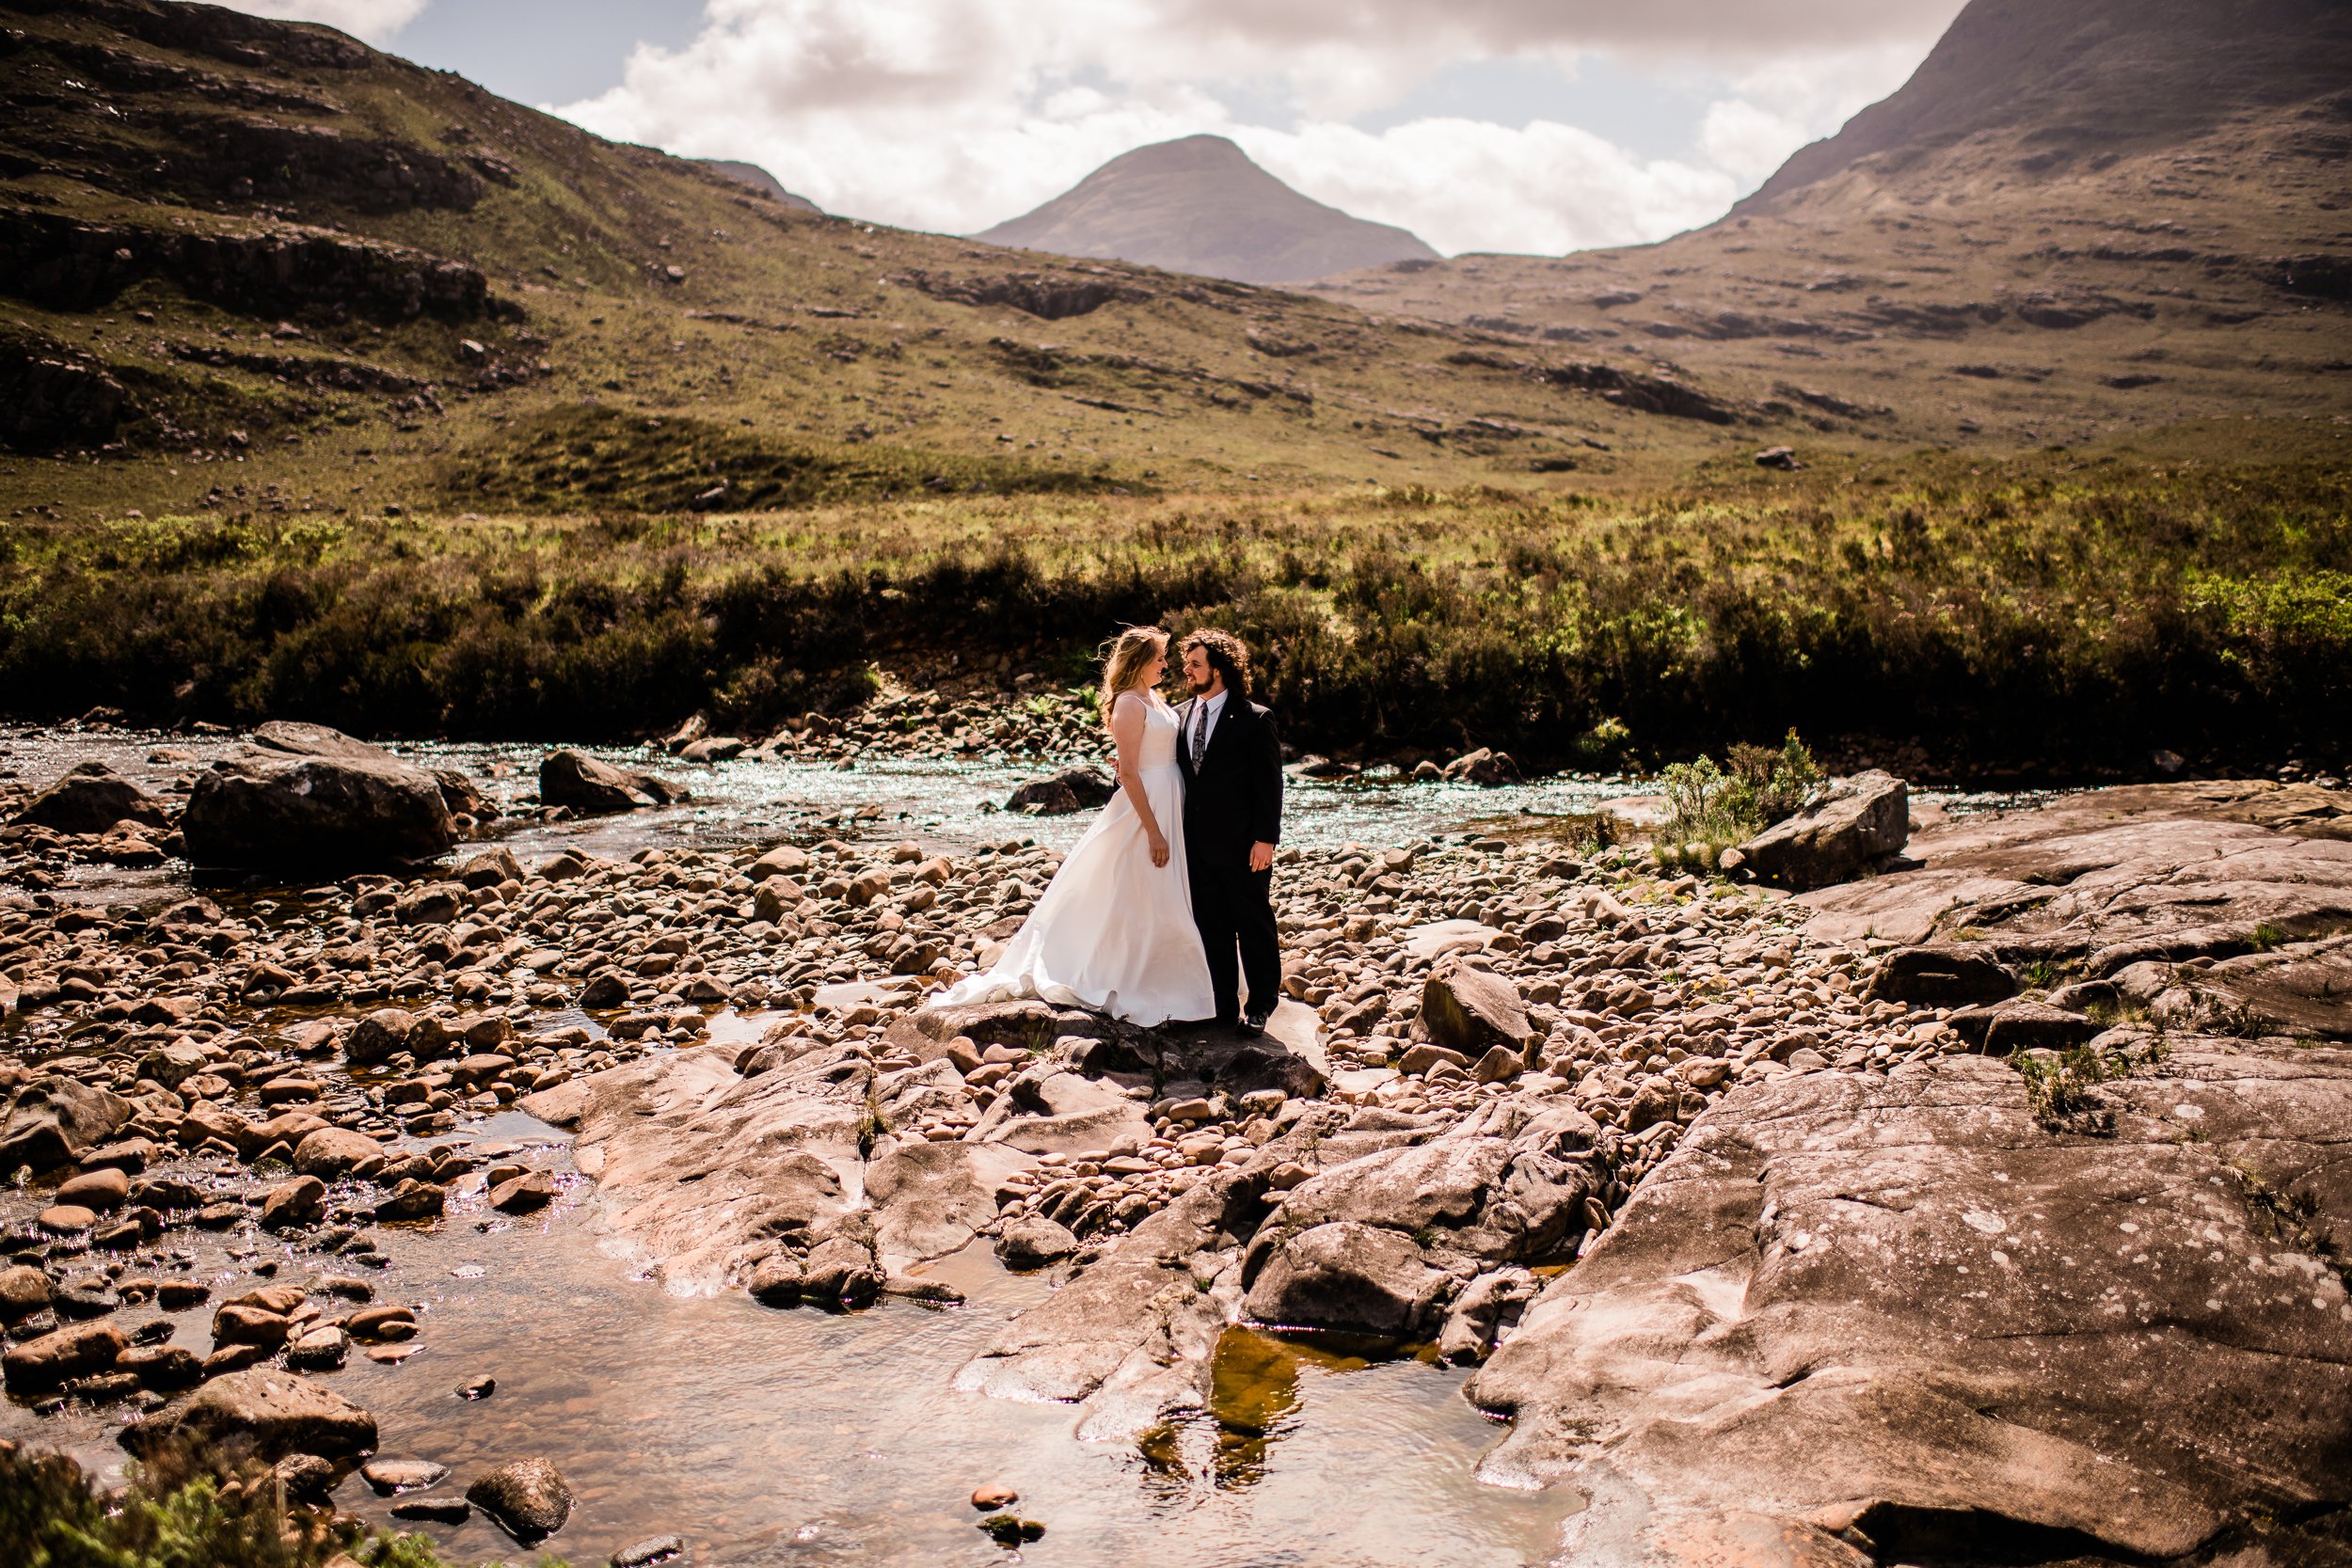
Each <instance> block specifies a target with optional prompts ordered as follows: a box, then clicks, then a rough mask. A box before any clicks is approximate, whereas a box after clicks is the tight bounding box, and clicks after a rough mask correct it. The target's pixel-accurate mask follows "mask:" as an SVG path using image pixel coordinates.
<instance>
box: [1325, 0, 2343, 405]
mask: <svg viewBox="0 0 2352 1568" xmlns="http://www.w3.org/2000/svg"><path fill="white" fill-rule="evenodd" d="M2347 80H2352V24H2347V21H2346V18H2345V14H2344V10H2343V8H2341V7H2337V6H2332V5H2327V4H2324V3H2320V0H2262V3H2259V4H2248V5H2238V4H2230V3H2223V0H2168V3H2166V4H2162V5H2157V6H2138V5H2123V4H2120V3H2112V0H2068V3H2066V4H2060V5H2038V4H2026V3H2024V0H1974V3H1973V4H1971V5H1970V6H1969V7H1968V8H1966V9H1965V10H1964V11H1963V12H1962V13H1961V15H1960V17H1959V19H1958V20H1957V21H1955V22H1954V24H1952V27H1951V29H1950V30H1949V32H1948V33H1947V35H1946V37H1945V38H1944V40H1942V41H1941V42H1940V43H1939V44H1938V45H1937V47H1936V49H1935V50H1934V52H1933V53H1932V54H1931V55H1930V56H1929V58H1928V59H1927V60H1926V62H1924V63H1923V64H1922V65H1921V66H1920V68H1919V70H1918V71H1917V72H1916V73H1915V75H1914V77H1913V78H1912V80H1911V81H1910V82H1909V83H1908V84H1906V85H1905V86H1904V87H1903V88H1902V89H1901V90H1900V91H1899V92H1897V93H1896V94H1895V95H1894V96H1893V97H1892V98H1889V99H1887V100H1886V101H1885V102H1883V103H1879V104H1875V105H1873V106H1872V107H1870V108H1868V109H1866V110H1864V111H1863V112H1862V113H1861V114H1859V115H1857V116H1856V117H1855V118H1854V119H1853V120H1852V121H1851V123H1850V124H1849V125H1848V126H1847V127H1846V128H1845V129H1844V130H1843V131H1842V132H1840V133H1839V134H1838V135H1836V136H1834V137H1832V138H1830V139H1828V140H1826V141H1823V142H1820V143H1817V144H1815V145H1813V146H1811V147H1808V148H1805V149H1804V150H1800V151H1799V152H1798V153H1796V154H1795V155H1794V156H1793V157H1791V158H1790V159H1789V160H1788V164H1787V165H1786V166H1784V167H1783V168H1782V169H1781V170H1780V171H1779V172H1778V173H1777V174H1775V175H1774V176H1773V177H1772V179H1771V180H1769V181H1767V182H1765V184H1764V186H1763V188H1762V189H1761V190H1759V191H1758V192H1757V193H1756V195H1755V196H1753V197H1751V198H1748V199H1747V200H1746V201H1743V202H1741V203H1740V205H1739V206H1738V207H1737V208H1736V209H1734V211H1733V213H1732V214H1730V215H1728V216H1726V217H1725V218H1724V219H1723V220H1722V221H1721V222H1718V223H1716V224H1713V225H1710V226H1708V228H1706V229H1703V230H1697V231H1695V232H1692V233H1690V234H1684V235H1679V236H1677V237H1676V238H1674V239H1671V240H1668V241H1665V242H1663V243H1662V244H1660V245H1643V246H1633V247H1629V248H1625V249H1619V250H1607V251H1594V252H1587V253H1583V254H1580V255H1577V256H1571V257H1567V258H1564V259H1560V260H1556V261H1553V260H1535V259H1530V258H1520V257H1503V256H1465V257H1459V258H1456V259H1454V260H1453V261H1446V262H1442V263H1439V264H1438V265H1437V266H1434V267H1413V268H1410V269H1406V268H1390V269H1386V270H1379V271H1369V272H1363V273H1359V274H1357V275H1355V276H1353V277H1346V278H1337V279H1329V280H1327V281H1326V282H1324V283H1323V284H1320V285H1318V287H1317V292H1318V293H1322V294H1323V295H1324V296H1325V297H1327V298H1334V299H1345V300H1350V301H1353V302H1356V303H1359V304H1362V305H1364V306H1366V307H1368V308H1371V309H1391V310H1406V311H1413V312H1418V313H1422V314H1426V315H1429V316H1432V317H1436V318H1439V319H1443V320H1447V321H1452V322H1457V323H1461V324H1464V325H1474V326H1477V327H1480V328H1483V329H1485V330H1487V331H1490V332H1494V333H1497V334H1500V335H1504V336H1507V337H1511V338H1515V339H1518V340H1519V341H1523V342H1526V343H1528V344H1529V345H1531V346H1533V345H1535V344H1540V343H1559V344H1576V345H1581V346H1584V347H1587V348H1589V349H1591V350H1592V351H1595V352H1600V353H1607V354H1613V355H1625V354H1629V353H1637V352H1638V353H1646V354H1648V355H1652V356H1658V357H1660V358H1662V359H1667V360H1671V361H1673V362H1674V363H1677V364H1678V365H1682V366H1686V367H1689V368H1690V369H1691V370H1692V372H1694V373H1697V374H1700V375H1703V376H1705V377H1707V378H1708V379H1710V380H1714V379H1722V380H1724V381H1726V382H1728V383H1730V384H1732V385H1736V386H1738V387H1740V388H1741V389H1742V391H1743V392H1745V393H1746V394H1747V395H1748V396H1750V397H1753V398H1756V399H1759V400H1761V401H1764V402H1768V403H1775V404H1779V405H1781V406H1782V407H1783V408H1784V409H1786V410H1787V411H1788V413H1789V414H1791V415H1793V416H1795V417H1797V418H1799V419H1803V420H1809V421H1811V422H1813V423H1814V424H1815V425H1816V426H1817V427H1818V428H1819V429H1820V430H1821V431H1822V432H1824V433H1835V434H1836V435H1838V436H1841V437H1848V438H1851V437H1852V436H1867V435H1869V434H1872V433H1899V434H1900V435H1901V436H1907V437H1911V438H1920V437H1928V438H1932V439H1937V440H1947V441H1948V440H1955V439H1961V440H1964V439H1967V438H1969V437H1971V436H1991V437H1999V438H2002V439H2005V440H2010V441H2019V440H2068V441H2074V440H2079V439H2082V438H2084V437H2086V436H2090V435H2092V434H2095V433H2097V432H2100V431H2103V430H2106V431H2112V430H2115V429H2119V428H2121V429H2145V428H2149V427H2152V426H2154V425H2158V424H2162V423H2166V422H2169V421H2171V420H2180V419H2184V418H2192V417H2200V416H2203V415H2206V414H2209V413H2212V412H2214V411H2216V410H2217V409H2227V410H2229V411H2230V412H2232V413H2233V414H2251V413H2257V412H2259V413H2263V414H2267V415H2270V416H2273V417H2283V418H2320V419H2326V418H2333V417H2336V416H2341V415H2344V414H2346V413H2347V411H2352V381H2347V379H2346V378H2347V375H2352V372H2347V369H2346V367H2347V366H2352V315H2348V314H2347V308H2346V299H2347V290H2346V285H2345V279H2346V278H2347V277H2352V229H2347V227H2346V225H2345V223H2344V218H2343V214H2344V210H2345V209H2346V207H2347V205H2352V185H2347V182H2346V178H2345V173H2344V171H2345V169H2346V167H2347V162H2346V159H2345V156H2344V154H2345V151H2346V150H2347V148H2352V140H2348V139H2347V129H2346V128H2347V122H2348V119H2352V99H2347V98H2346V96H2345V92H2344V83H2345V82H2346V81H2347Z"/></svg>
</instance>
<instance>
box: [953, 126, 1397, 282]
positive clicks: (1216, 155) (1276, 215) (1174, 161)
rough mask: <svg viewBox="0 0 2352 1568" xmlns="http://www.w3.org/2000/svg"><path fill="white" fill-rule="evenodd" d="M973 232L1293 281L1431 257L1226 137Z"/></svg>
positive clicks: (1120, 170) (1104, 174)
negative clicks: (1318, 196) (1310, 194)
mask: <svg viewBox="0 0 2352 1568" xmlns="http://www.w3.org/2000/svg"><path fill="white" fill-rule="evenodd" d="M974 238H976V239H978V240H982V241H985V242H986V243H988V244H990V245H1012V246H1016V247H1019V248H1021V249H1025V250H1046V251H1052V252H1054V253H1056V254H1057V255H1062V256H1092V257H1106V258H1113V259H1116V260H1119V261H1136V262H1140V263H1141V264H1143V265H1145V266H1152V267H1161V268H1165V269H1166V270H1168V271H1169V272H1188V273H1193V274H1196V275H1198V276H1200V277H1224V278H1231V279H1232V280H1233V281H1235V282H1238V283H1299V282H1305V281H1307V280H1308V279H1311V278H1316V277H1328V276H1329V275H1331V274H1333V273H1338V272H1348V271H1351V270H1353V269H1355V268H1358V267H1377V266H1384V265H1388V264H1390V263H1392V262H1396V261H1435V260H1436V259H1437V255H1438V253H1437V252H1436V251H1434V250H1432V249H1430V248H1429V246H1427V245H1424V244H1422V242H1421V241H1420V240H1419V239H1417V238H1415V237H1414V236H1413V235H1411V234H1409V233H1407V232H1406V231H1405V230H1402V229H1397V228H1393V227H1391V226H1390V225H1388V224H1385V223H1369V222H1366V221H1365V220H1364V219H1362V218H1359V217H1350V216H1349V215H1348V214H1345V213H1343V212H1341V211H1340V210H1339V209H1338V208H1336V207H1327V206H1325V205H1324V204H1323V203H1322V202H1320V201H1313V200H1310V199H1309V198H1306V197H1303V196H1301V195H1299V194H1298V193H1297V192H1296V191H1295V190H1293V189H1291V188H1290V187H1289V186H1288V185H1285V184H1284V183H1282V182H1280V181H1279V180H1277V179H1276V178H1274V176H1273V175H1271V174H1268V173H1267V172H1266V171H1265V170H1264V169H1262V168H1260V167H1259V166H1257V165H1256V164H1254V163H1251V162H1250V161H1249V155H1248V153H1246V152H1244V151H1243V150H1241V149H1240V148H1238V147H1236V146H1234V145H1233V144H1232V142H1230V141H1228V140H1226V138H1224V137H1223V136H1184V137H1182V138H1180V139H1179V140H1176V141H1167V142H1158V143H1154V144H1153V145H1152V146H1150V147H1138V148H1136V150H1134V151H1132V152H1122V153H1120V155H1119V156H1118V157H1116V158H1113V159H1112V160H1111V161H1110V162H1109V163H1107V164H1104V166H1102V167H1101V168H1098V169H1096V170H1095V171H1094V172H1093V173H1092V174H1089V175H1088V176H1087V177H1086V178H1085V179H1084V180H1081V181H1079V182H1077V183H1076V184H1075V185H1073V186H1072V187H1071V188H1070V189H1069V190H1067V191H1064V192H1063V193H1062V194H1061V195H1059V196H1057V197H1056V198H1054V199H1053V200H1051V201H1049V202H1047V203H1045V205H1044V206H1042V207H1040V208H1038V209H1037V210H1036V211H1035V212H1032V213H1027V214H1024V215H1022V216H1020V217H1017V218H1014V219H1012V220H1010V221H1009V222H1007V223H1000V224H998V225H997V226H996V227H995V228H993V229H990V230H985V231H984V232H982V233H979V234H977V235H975V236H974Z"/></svg>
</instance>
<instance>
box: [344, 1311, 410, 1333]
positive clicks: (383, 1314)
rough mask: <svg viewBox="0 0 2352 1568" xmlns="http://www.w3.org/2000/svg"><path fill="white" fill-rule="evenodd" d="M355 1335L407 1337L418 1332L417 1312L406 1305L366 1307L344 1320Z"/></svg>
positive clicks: (345, 1324)
mask: <svg viewBox="0 0 2352 1568" xmlns="http://www.w3.org/2000/svg"><path fill="white" fill-rule="evenodd" d="M344 1326H345V1327H346V1328H348V1329H349V1330H350V1331H351V1333H352V1335H353V1337H354V1338H361V1339H407V1338H414V1337H415V1336H416V1332H417V1314H416V1312H415V1311H414V1310H413V1309H411V1308H409V1307H401V1306H397V1305H389V1304H388V1305H386V1306H382V1307H361V1308H360V1309H359V1310H358V1311H357V1312H354V1313H353V1314H352V1315H351V1316H350V1317H349V1318H347V1319H345V1320H344Z"/></svg>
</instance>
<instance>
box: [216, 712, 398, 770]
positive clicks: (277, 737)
mask: <svg viewBox="0 0 2352 1568" xmlns="http://www.w3.org/2000/svg"><path fill="white" fill-rule="evenodd" d="M246 739H248V740H250V741H251V742H252V743H253V744H254V745H256V746H258V747H260V748H261V749H262V750H263V751H265V752H278V753H279V754H280V755H284V756H290V757H327V758H330V759H332V760H334V761H337V762H392V761H395V760H397V759H396V758H394V757H393V755H392V753H391V752H388V751H386V750H384V748H383V747H381V746H372V745H370V744H369V743H368V742H366V741H364V740H358V739H355V738H353V737H352V736H347V735H345V734H343V732H342V731H341V730H336V729H329V728H328V727H327V726H326V725H325V724H310V723H304V722H303V721H299V720H292V719H273V720H271V721H269V722H267V723H265V724H262V725H260V726H258V727H256V728H255V730H254V731H253V733H252V734H251V735H250V736H246Z"/></svg>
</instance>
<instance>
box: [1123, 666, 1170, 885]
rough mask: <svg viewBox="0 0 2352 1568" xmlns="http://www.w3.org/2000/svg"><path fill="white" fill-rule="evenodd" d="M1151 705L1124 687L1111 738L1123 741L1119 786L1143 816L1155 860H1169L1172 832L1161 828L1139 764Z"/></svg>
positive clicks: (1141, 816)
mask: <svg viewBox="0 0 2352 1568" xmlns="http://www.w3.org/2000/svg"><path fill="white" fill-rule="evenodd" d="M1149 710H1150V705H1149V704H1148V703H1146V702H1145V701H1144V699H1143V698H1142V697H1141V696H1140V695H1138V694H1137V693H1136V692H1133V691H1122V692H1120V695H1119V700H1118V701H1117V702H1115V703H1113V704H1112V705H1111V738H1112V739H1113V740H1115V741H1117V742H1118V743H1119V761H1118V763H1117V765H1116V766H1117V768H1118V769H1119V787H1120V788H1121V789H1123V790H1125V791H1126V792H1127V803H1128V804H1129V805H1131V806H1133V807H1135V809H1136V816H1138V817H1140V818H1142V820H1143V836H1144V837H1145V838H1146V839H1148V840H1149V841H1150V842H1151V845H1152V864H1153V865H1166V864H1167V863H1168V835H1167V834H1165V833H1163V832H1160V822H1159V818H1158V817H1156V816H1152V793H1151V791H1149V790H1147V789H1145V788H1144V787H1143V777H1142V774H1141V773H1140V772H1139V771H1138V765H1139V764H1140V762H1141V761H1142V758H1143V731H1144V723H1145V720H1146V717H1147V715H1148V713H1149Z"/></svg>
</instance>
